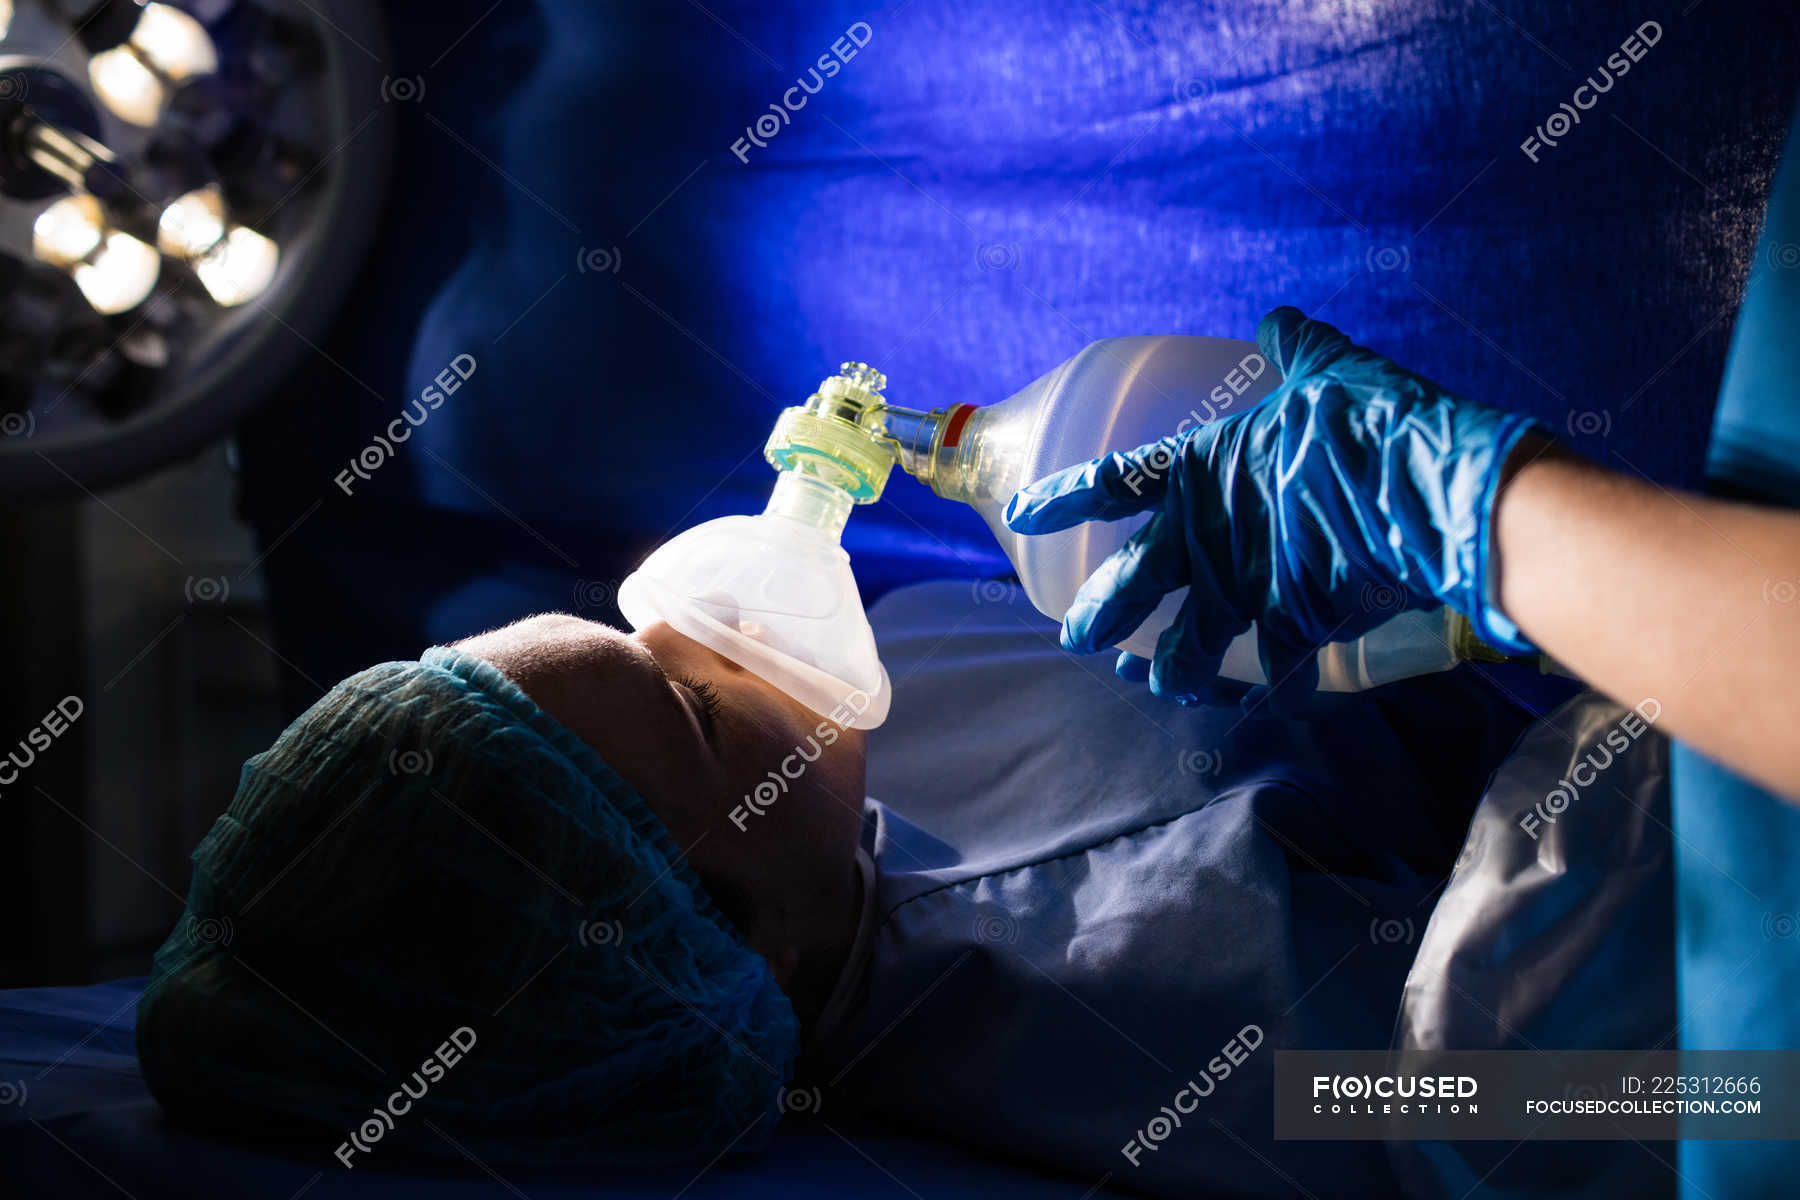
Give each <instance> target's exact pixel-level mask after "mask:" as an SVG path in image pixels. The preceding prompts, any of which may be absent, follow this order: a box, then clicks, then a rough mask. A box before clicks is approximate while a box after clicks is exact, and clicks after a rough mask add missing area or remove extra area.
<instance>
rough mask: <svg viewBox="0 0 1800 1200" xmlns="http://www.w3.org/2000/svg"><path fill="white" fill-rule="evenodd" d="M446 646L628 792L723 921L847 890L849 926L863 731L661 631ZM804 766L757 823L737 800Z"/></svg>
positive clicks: (500, 637) (518, 635)
mask: <svg viewBox="0 0 1800 1200" xmlns="http://www.w3.org/2000/svg"><path fill="white" fill-rule="evenodd" d="M457 648H458V649H461V650H463V651H465V652H468V653H471V654H475V655H477V656H479V657H481V658H484V659H486V660H487V661H489V662H491V663H493V664H494V665H495V666H497V667H499V668H500V669H501V670H502V671H503V672H504V673H505V674H506V675H507V676H508V677H509V678H511V679H512V680H513V682H515V683H517V684H518V685H519V686H520V687H521V688H522V689H524V691H525V693H526V694H527V695H529V696H530V697H531V698H532V700H533V701H535V702H536V703H537V704H538V706H539V707H541V708H542V709H544V711H546V712H548V713H549V714H550V715H551V716H552V717H555V718H556V719H557V720H558V721H560V722H561V723H562V724H563V725H564V726H566V727H567V728H568V729H569V730H570V732H572V733H574V734H575V735H576V736H577V737H579V738H581V739H582V740H583V741H584V742H586V743H587V744H588V745H590V746H592V747H593V748H594V750H595V751H596V752H597V753H598V754H599V755H600V757H601V758H603V759H605V760H606V762H607V763H608V765H610V766H611V767H612V768H613V769H614V770H616V771H618V772H619V774H620V775H622V776H623V777H624V778H625V780H626V782H628V783H630V784H631V785H632V786H633V787H634V788H636V789H637V791H638V793H639V794H640V795H642V796H643V797H644V799H645V800H646V801H648V802H649V804H650V806H651V808H652V809H653V810H654V811H655V812H656V814H657V816H659V817H660V818H662V821H663V823H664V824H665V825H667V826H668V828H669V832H670V834H671V835H672V836H673V838H674V840H675V843H676V846H677V849H679V850H681V851H683V852H685V854H686V855H687V858H688V861H689V862H690V863H691V864H692V865H693V866H694V868H695V869H696V870H697V871H699V873H700V875H701V878H702V879H703V880H704V881H705V882H706V883H707V884H708V886H709V888H711V889H713V890H714V894H715V897H716V898H718V899H719V900H720V902H721V904H722V906H723V907H725V908H726V910H727V912H728V913H731V914H732V915H733V916H734V917H740V913H738V912H734V911H733V909H734V907H738V908H741V907H742V902H745V901H747V902H748V903H749V904H750V905H751V906H752V907H754V908H757V909H758V910H761V911H760V912H759V916H761V917H763V918H767V917H769V916H770V906H771V905H772V904H779V903H780V902H781V901H782V900H784V899H785V898H788V897H794V896H832V895H838V894H841V893H843V892H844V890H845V889H846V888H847V889H848V893H847V894H848V901H847V905H846V911H845V913H844V914H843V920H844V922H845V923H846V924H849V923H853V921H854V916H855V912H854V909H855V898H856V888H855V883H854V853H855V847H856V843H857V837H858V834H859V831H860V829H861V824H862V799H863V770H864V761H865V752H866V735H865V734H864V733H863V732H862V731H861V730H854V729H842V730H840V729H839V728H838V727H837V726H835V725H832V724H831V723H830V722H828V721H826V720H825V718H823V717H821V716H819V715H818V714H817V713H815V712H813V711H812V710H810V709H808V708H806V707H805V706H804V705H802V704H800V703H799V702H798V701H796V700H794V699H792V698H791V697H789V696H788V695H787V694H786V693H785V692H782V691H781V690H779V689H778V688H775V687H773V686H772V685H770V684H768V683H765V682H764V681H763V680H762V679H761V678H760V677H758V676H756V675H753V674H751V673H750V672H749V671H746V670H744V669H743V668H742V667H740V666H738V665H737V664H736V663H733V662H732V661H731V660H729V659H727V658H725V657H723V656H721V655H719V654H716V653H714V652H713V651H712V650H709V649H707V648H706V647H705V646H702V645H700V644H699V643H698V642H695V641H692V640H690V639H689V638H686V637H684V636H682V635H681V634H679V633H676V632H675V631H674V630H673V629H671V628H670V627H669V626H667V625H663V624H658V625H654V626H651V627H650V628H648V629H645V630H643V631H641V632H639V633H635V634H625V633H621V632H620V631H618V630H616V629H613V628H611V627H609V626H606V625H601V624H599V623H598V622H594V621H584V620H581V619H579V618H576V617H569V616H559V615H551V616H541V617H532V618H529V619H527V620H524V621H520V622H517V623H515V624H513V625H509V626H506V627H505V628H503V629H498V630H494V631H493V632H490V633H484V634H482V635H480V636H478V637H474V638H469V639H467V640H465V641H463V642H460V643H458V644H457ZM796 749H799V750H802V751H804V754H803V755H802V757H801V759H799V760H797V759H795V757H794V755H795V752H796ZM815 757H816V761H813V762H811V763H809V764H807V765H806V766H805V767H804V770H801V771H799V772H798V778H794V779H791V780H790V781H789V782H788V785H787V791H786V792H785V793H784V794H781V795H780V796H779V798H777V799H776V800H774V801H773V803H769V804H764V803H763V800H762V798H761V797H759V798H758V801H757V804H756V808H757V809H758V810H761V811H760V815H759V813H758V812H754V811H751V809H750V807H749V806H748V805H746V803H745V800H746V797H748V796H750V795H751V794H752V793H754V792H755V789H756V787H757V784H758V783H761V782H763V781H765V780H767V779H768V778H769V772H771V771H780V770H781V765H782V763H783V760H787V761H788V763H789V770H788V774H793V773H794V767H795V765H796V764H797V763H798V762H800V761H802V760H803V759H806V758H815ZM767 790H768V789H765V794H766V792H767ZM734 893H736V894H735V895H734ZM734 901H736V902H738V903H735V904H734ZM809 907H817V906H816V905H810V904H809ZM827 907H831V906H830V905H829V904H827ZM826 915H828V916H832V917H833V918H834V919H835V914H826ZM818 916H819V914H809V915H808V916H807V919H808V920H812V919H816V918H817V917H818ZM740 923H741V921H740ZM759 948H760V947H759ZM778 975H779V969H778Z"/></svg>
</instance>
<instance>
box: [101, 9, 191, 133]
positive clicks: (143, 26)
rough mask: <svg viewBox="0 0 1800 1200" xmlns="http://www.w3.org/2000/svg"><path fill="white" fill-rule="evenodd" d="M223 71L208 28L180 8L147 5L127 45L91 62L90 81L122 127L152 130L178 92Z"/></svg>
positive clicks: (140, 14) (117, 47) (115, 48)
mask: <svg viewBox="0 0 1800 1200" xmlns="http://www.w3.org/2000/svg"><path fill="white" fill-rule="evenodd" d="M218 69H219V52H218V49H217V48H216V47H214V45H213V41H212V38H211V37H210V36H208V35H207V32H206V27H205V26H204V25H202V24H200V22H198V21H196V20H195V19H194V18H193V17H191V16H189V15H188V14H187V13H184V12H182V11H181V10H180V9H179V8H173V7H171V6H170V5H167V4H146V5H144V10H143V12H141V13H139V14H138V20H137V24H136V25H135V26H133V27H132V30H131V37H130V38H129V39H127V40H126V42H125V43H124V45H121V46H114V47H113V48H112V49H110V50H103V51H101V52H100V53H99V54H96V55H94V57H93V58H91V59H90V60H88V79H89V80H90V81H91V82H92V83H93V85H94V91H95V92H96V93H98V94H99V96H100V99H101V101H102V102H103V103H104V104H105V105H106V107H107V108H109V109H111V110H112V112H113V114H114V115H115V116H117V117H118V118H119V119H120V120H121V121H128V122H130V123H131V124H133V125H139V126H143V127H145V128H148V127H150V126H152V125H155V124H156V122H157V118H159V117H161V116H162V112H163V108H164V107H165V106H166V105H167V104H168V102H169V92H170V90H171V88H172V87H174V86H177V85H180V84H182V83H185V82H187V81H188V80H189V79H192V78H193V77H194V76H196V75H211V74H212V73H213V72H215V71H217V70H218Z"/></svg>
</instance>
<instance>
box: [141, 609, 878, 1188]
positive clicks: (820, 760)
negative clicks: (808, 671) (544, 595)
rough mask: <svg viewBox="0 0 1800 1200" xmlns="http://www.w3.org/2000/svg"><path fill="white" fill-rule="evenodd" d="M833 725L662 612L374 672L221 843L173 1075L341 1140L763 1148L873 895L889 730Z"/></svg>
mask: <svg viewBox="0 0 1800 1200" xmlns="http://www.w3.org/2000/svg"><path fill="white" fill-rule="evenodd" d="M819 724H820V718H819V717H818V716H817V715H815V714H813V713H812V712H810V711H809V710H807V709H805V708H803V707H802V706H800V705H799V704H797V703H796V702H794V701H792V700H790V699H789V698H788V697H787V696H786V695H785V694H783V693H781V692H779V691H777V690H776V689H774V688H772V687H771V686H769V685H768V684H766V683H764V682H762V681H761V680H760V679H759V678H757V677H756V676H754V675H751V674H749V673H748V672H746V671H744V670H742V669H741V668H739V667H737V666H736V665H735V664H733V663H731V662H729V661H728V660H726V659H724V658H721V657H720V656H718V655H717V654H715V653H713V652H712V651H710V650H707V649H705V648H703V647H701V646H700V645H698V644H697V643H695V642H692V641H690V640H688V639H686V638H684V637H682V636H681V635H679V634H676V633H674V632H673V631H672V630H670V629H669V628H668V627H667V626H662V625H659V626H656V627H653V628H650V629H647V630H644V631H643V632H642V633H640V634H636V635H631V636H627V635H625V634H621V633H619V632H618V631H616V630H613V629H610V628H608V627H606V626H604V625H599V624H596V623H593V622H589V621H582V620H578V619H575V618H573V617H562V616H544V617H536V618H532V619H529V620H526V621H521V622H519V623H517V624H514V625H511V626H508V627H506V628H503V629H500V630H496V631H494V632H491V633H487V634H484V635H482V636H479V637H475V638H471V639H469V640H467V641H464V642H461V643H459V644H458V645H456V646H454V647H451V648H440V649H437V650H433V651H431V652H430V653H428V654H427V655H426V656H425V657H424V660H423V661H422V662H418V663H389V664H385V665H382V666H378V667H374V668H372V669H370V670H368V671H365V672H362V673H361V674H358V675H356V676H353V677H352V678H350V679H347V680H345V681H344V682H343V683H341V684H339V685H338V686H337V687H336V688H334V689H332V691H331V692H330V693H329V694H328V695H326V696H325V697H324V698H323V699H321V700H320V701H319V702H318V703H317V704H315V705H314V706H313V707H312V708H311V709H310V710H309V711H308V712H307V713H305V714H304V715H302V716H301V717H300V718H299V719H298V720H296V721H295V722H294V724H293V725H291V726H290V727H289V728H288V729H287V730H286V731H285V732H284V733H283V734H282V736H281V737H280V738H279V739H278V740H277V741H276V743H275V745H274V746H273V747H271V748H270V749H269V750H268V751H267V752H265V753H263V754H261V755H258V756H256V757H255V758H253V759H251V760H250V761H249V762H248V763H247V764H245V768H244V771H243V775H242V779H241V782H240V785H239V788H238V794H237V796H236V798H235V799H234V800H233V802H232V804H231V807H230V809H229V811H227V812H226V813H225V814H224V815H223V816H221V817H220V818H219V820H218V822H217V824H216V825H215V826H214V828H213V830H212V831H211V833H210V834H209V835H208V837H207V838H206V840H205V841H204V842H203V843H202V844H201V846H200V847H199V849H198V850H196V852H195V855H194V867H195V877H194V884H193V888H192V891H191V893H190V898H189V904H188V910H187V912H186V913H185V914H184V917H183V921H182V924H181V926H180V927H178V928H177V929H176V930H175V932H174V933H173V934H172V935H171V937H170V938H169V940H168V942H167V944H166V945H165V946H164V947H163V949H162V950H161V952H160V953H159V954H158V956H157V966H156V973H155V977H154V979H153V981H152V983H151V986H150V987H149V989H148V990H147V991H146V994H145V996H144V999H143V1001H142V1002H141V1006H140V1010H139V1011H140V1020H139V1026H138V1031H139V1032H138V1041H139V1053H140V1058H141V1060H142V1063H143V1068H144V1073H145V1076H146V1078H147V1080H148V1082H149V1084H150V1087H151V1089H152V1091H153V1092H154V1093H155V1095H156V1096H157V1098H158V1100H159V1101H161V1102H162V1104H163V1105H164V1106H165V1108H167V1109H168V1110H169V1111H170V1112H171V1113H172V1114H174V1115H176V1116H177V1117H180V1118H185V1119H188V1120H191V1121H194V1122H197V1123H201V1124H204V1125H208V1126H213V1127H218V1128H225V1129H236V1130H239V1131H242V1132H249V1133H255V1134H259V1135H270V1134H276V1133H280V1132H284V1131H289V1132H291V1131H296V1130H302V1129H303V1130H306V1131H307V1132H310V1133H315V1134H317V1135H320V1136H325V1137H328V1138H329V1139H330V1140H331V1141H332V1142H337V1141H338V1140H339V1139H340V1138H342V1137H343V1136H344V1134H345V1132H346V1131H350V1130H354V1129H356V1128H358V1127H360V1126H362V1125H363V1123H364V1122H365V1121H366V1120H370V1119H372V1118H371V1113H372V1111H373V1110H376V1109H383V1108H384V1106H386V1107H385V1109H384V1112H383V1113H378V1114H376V1115H375V1116H374V1118H373V1119H374V1120H375V1121H376V1122H377V1124H379V1125H381V1126H382V1135H383V1136H384V1137H385V1138H389V1139H393V1140H394V1141H399V1142H408V1143H411V1144H413V1145H415V1146H417V1147H419V1148H421V1149H423V1150H426V1151H435V1152H450V1153H454V1152H455V1151H454V1150H453V1149H452V1144H454V1143H452V1144H447V1143H450V1139H452V1138H454V1139H455V1143H460V1144H462V1145H464V1146H467V1147H469V1148H470V1149H471V1151H472V1152H474V1153H477V1154H482V1155H483V1156H484V1157H486V1156H488V1155H492V1156H495V1157H497V1158H501V1159H508V1160H518V1159H520V1158H546V1159H554V1158H580V1159H600V1160H605V1161H618V1162H656V1161H665V1160H670V1159H688V1158H698V1159H699V1160H701V1161H704V1160H705V1159H707V1158H710V1157H712V1156H713V1155H716V1154H718V1153H719V1152H720V1151H723V1150H724V1149H725V1148H726V1147H727V1146H733V1147H735V1148H738V1149H744V1148H753V1147H755V1146H756V1145H759V1144H761V1143H762V1142H764V1141H766V1139H767V1136H768V1133H769V1132H770V1131H771V1130H772V1129H773V1127H774V1125H775V1120H774V1117H775V1104H776V1098H777V1094H778V1092H779V1090H780V1088H781V1087H782V1086H783V1084H784V1083H785V1082H786V1081H787V1079H788V1076H789V1073H790V1071H791V1069H792V1066H793V1063H794V1061H795V1058H796V1056H797V1053H798V1051H799V1049H800V1046H801V1039H802V1035H803V1032H804V1031H805V1030H807V1029H809V1028H810V1027H811V1026H812V1024H813V1023H814V1022H815V1020H816V1019H817V1017H818V1016H819V1014H820V1013H821V1011H822V1009H823V1008H824V1007H825V1005H826V1002H827V1000H828V998H829V996H830V993H831V991H832V989H833V987H834V984H835V983H836V981H837V979H838V977H839V975H840V973H841V972H842V968H843V966H844V962H845V957H846V954H847V952H848V949H849V947H850V944H851V942H852V940H853V938H854V937H855V935H856V932H857V929H858V918H859V913H860V911H861V907H862V904H863V902H864V896H863V894H862V892H863V890H864V882H863V880H864V876H863V874H862V873H861V872H860V871H859V869H858V864H857V838H858V833H859V830H860V829H861V827H862V820H863V818H862V797H863V763H864V750H865V737H864V735H863V734H862V733H861V732H859V731H854V730H839V729H837V728H836V727H832V728H830V729H828V730H826V734H827V736H826V737H820V736H818V727H819ZM827 743H829V744H827ZM797 746H798V747H803V748H805V752H806V754H807V756H808V757H810V758H813V759H814V760H815V761H813V762H811V764H810V765H809V767H808V769H807V770H806V771H805V772H804V773H802V774H801V776H800V778H798V779H797V780H794V781H793V783H792V784H791V785H790V787H789V790H788V792H787V793H786V794H785V795H784V796H782V797H781V798H780V801H779V803H778V804H775V805H773V806H772V807H770V808H769V809H767V810H766V811H765V813H764V814H763V815H762V817H761V818H760V819H758V820H755V821H743V820H742V819H741V816H740V819H739V821H738V822H736V823H733V822H732V821H731V820H730V819H729V809H730V808H731V807H732V806H733V805H735V804H737V803H739V802H740V801H741V798H742V797H743V796H744V795H746V794H747V793H749V792H750V791H751V790H752V789H753V788H754V787H755V785H756V784H757V782H758V781H759V780H762V779H763V778H765V776H766V772H767V764H768V763H769V762H771V761H779V760H780V759H781V758H783V757H784V756H787V755H790V754H792V753H793V752H794V750H795V747H797ZM462 1030H466V1031H470V1032H464V1033H461V1034H460V1035H459V1036H460V1039H461V1041H463V1042H469V1041H472V1042H473V1043H474V1044H473V1045H472V1046H471V1047H470V1048H469V1049H468V1050H467V1052H466V1053H458V1051H457V1050H455V1049H452V1050H451V1051H450V1052H449V1053H448V1054H445V1055H439V1056H436V1057H435V1058H434V1054H435V1052H436V1051H437V1049H438V1048H439V1047H440V1046H442V1045H443V1044H444V1043H445V1042H446V1039H448V1038H450V1036H451V1034H452V1033H455V1032H457V1031H462ZM428 1059H430V1060H433V1065H434V1067H435V1068H436V1069H435V1070H434V1071H431V1072H427V1073H425V1076H424V1077H420V1076H419V1075H418V1072H417V1068H418V1067H419V1066H420V1064H421V1062H422V1061H425V1060H428ZM447 1059H448V1060H450V1061H446V1060H447ZM434 1074H441V1076H442V1078H441V1079H438V1080H436V1081H433V1080H432V1079H431V1078H430V1076H431V1075H434ZM402 1084H405V1085H406V1086H405V1087H404V1088H402ZM427 1085H429V1086H427ZM397 1089H398V1090H400V1091H401V1092H402V1094H400V1095H399V1096H397V1097H395V1100H396V1103H395V1104H392V1105H388V1103H387V1102H388V1099H389V1097H390V1094H391V1093H393V1092H394V1091H395V1090H397ZM415 1093H419V1094H417V1095H415ZM396 1108H403V1109H405V1110H407V1111H408V1112H410V1114H411V1115H410V1116H409V1117H405V1118H402V1117H399V1116H396V1115H395V1112H394V1109H396ZM389 1125H391V1126H392V1129H391V1130H390V1129H389V1128H388V1126H389ZM752 1126H754V1128H752ZM439 1130H441V1133H440V1132H439ZM356 1144H357V1145H360V1146H367V1145H368V1144H369V1143H368V1140H367V1138H366V1136H365V1137H363V1138H360V1139H359V1140H358V1142H357V1143H356ZM339 1148H340V1150H343V1149H344V1145H343V1144H340V1146H339ZM340 1157H341V1159H342V1160H344V1161H346V1165H351V1166H354V1165H361V1164H358V1163H357V1162H356V1160H355V1158H354V1157H353V1156H351V1155H341V1156H340Z"/></svg>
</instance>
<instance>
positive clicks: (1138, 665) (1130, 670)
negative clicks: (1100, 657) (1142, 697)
mask: <svg viewBox="0 0 1800 1200" xmlns="http://www.w3.org/2000/svg"><path fill="white" fill-rule="evenodd" d="M1113 674H1114V675H1117V676H1118V677H1119V678H1120V679H1123V680H1125V681H1126V682H1128V683H1143V682H1145V681H1146V680H1148V679H1149V678H1150V660H1149V659H1147V658H1145V657H1144V656H1143V655H1141V654H1133V653H1132V652H1131V651H1129V650H1121V651H1119V661H1118V662H1116V663H1114V664H1113Z"/></svg>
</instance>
